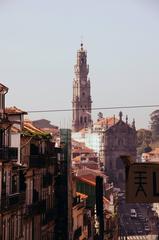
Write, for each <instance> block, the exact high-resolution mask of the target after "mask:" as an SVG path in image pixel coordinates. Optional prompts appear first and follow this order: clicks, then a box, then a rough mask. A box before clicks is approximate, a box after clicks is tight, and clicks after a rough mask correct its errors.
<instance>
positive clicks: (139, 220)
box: [119, 196, 159, 239]
mask: <svg viewBox="0 0 159 240" xmlns="http://www.w3.org/2000/svg"><path fill="white" fill-rule="evenodd" d="M131 209H135V210H136V213H137V217H134V218H132V217H131V214H130V213H131ZM119 232H120V236H121V239H122V237H123V236H127V237H128V239H149V236H150V237H151V238H150V239H153V236H154V235H155V236H156V235H158V233H159V220H158V219H157V218H156V217H155V216H154V212H153V211H152V209H151V205H150V204H130V203H129V204H128V203H126V202H125V198H124V196H123V197H120V198H119Z"/></svg>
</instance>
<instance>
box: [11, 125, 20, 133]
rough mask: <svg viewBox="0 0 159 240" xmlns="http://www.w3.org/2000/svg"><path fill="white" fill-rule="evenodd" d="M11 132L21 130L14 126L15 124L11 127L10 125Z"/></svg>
mask: <svg viewBox="0 0 159 240" xmlns="http://www.w3.org/2000/svg"><path fill="white" fill-rule="evenodd" d="M11 132H12V133H20V132H21V130H20V129H19V128H17V127H15V126H12V127H11Z"/></svg>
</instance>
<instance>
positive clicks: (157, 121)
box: [150, 110, 159, 141]
mask: <svg viewBox="0 0 159 240" xmlns="http://www.w3.org/2000/svg"><path fill="white" fill-rule="evenodd" d="M150 119H151V131H152V139H153V141H156V140H159V110H155V111H153V112H152V113H151V115H150Z"/></svg>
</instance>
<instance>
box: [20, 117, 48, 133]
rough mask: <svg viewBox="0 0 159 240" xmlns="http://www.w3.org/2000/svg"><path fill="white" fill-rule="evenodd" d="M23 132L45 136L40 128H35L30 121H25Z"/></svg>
mask: <svg viewBox="0 0 159 240" xmlns="http://www.w3.org/2000/svg"><path fill="white" fill-rule="evenodd" d="M23 129H24V131H25V130H27V131H29V132H31V133H37V134H45V133H46V132H45V131H44V130H42V129H40V128H37V127H35V126H34V125H33V124H32V122H31V121H29V120H25V121H24V125H23Z"/></svg>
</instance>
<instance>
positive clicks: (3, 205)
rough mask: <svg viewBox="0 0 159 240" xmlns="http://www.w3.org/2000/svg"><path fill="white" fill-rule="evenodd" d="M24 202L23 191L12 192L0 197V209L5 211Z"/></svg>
mask: <svg viewBox="0 0 159 240" xmlns="http://www.w3.org/2000/svg"><path fill="white" fill-rule="evenodd" d="M24 203H25V192H22V193H14V194H10V195H8V196H4V197H2V198H1V199H0V211H7V210H9V209H11V208H14V207H17V206H19V205H20V204H24Z"/></svg>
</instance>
